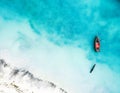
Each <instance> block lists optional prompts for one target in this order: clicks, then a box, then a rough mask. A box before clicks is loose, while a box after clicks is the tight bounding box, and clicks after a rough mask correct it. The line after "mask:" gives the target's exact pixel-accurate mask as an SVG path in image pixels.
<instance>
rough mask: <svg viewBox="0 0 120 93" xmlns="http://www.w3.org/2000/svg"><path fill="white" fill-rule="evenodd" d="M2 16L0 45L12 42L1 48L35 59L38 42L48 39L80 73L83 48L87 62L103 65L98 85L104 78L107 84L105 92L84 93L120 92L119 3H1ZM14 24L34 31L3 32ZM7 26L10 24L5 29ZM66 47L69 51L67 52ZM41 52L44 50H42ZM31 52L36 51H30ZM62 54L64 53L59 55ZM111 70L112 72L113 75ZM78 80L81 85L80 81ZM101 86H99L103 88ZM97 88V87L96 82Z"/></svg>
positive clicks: (36, 0) (99, 0)
mask: <svg viewBox="0 0 120 93" xmlns="http://www.w3.org/2000/svg"><path fill="white" fill-rule="evenodd" d="M0 16H1V20H4V21H1V23H0V25H1V26H0V34H1V35H2V36H1V38H0V39H1V40H0V42H4V41H5V40H7V39H9V40H10V42H9V43H7V42H6V43H5V42H4V43H1V44H0V47H1V49H2V48H6V47H7V48H8V49H9V50H11V51H13V50H14V48H16V47H17V50H19V51H22V53H35V54H36V56H39V55H37V52H38V50H39V48H38V46H39V45H38V43H41V41H40V40H41V38H45V40H48V42H51V43H52V44H53V45H55V46H57V47H60V48H63V49H64V48H65V51H67V53H68V55H69V57H71V59H73V60H72V61H70V67H71V66H72V68H73V69H74V68H76V67H78V69H77V71H78V72H80V71H79V68H80V67H81V66H79V63H77V61H78V62H79V61H80V59H82V58H81V57H80V59H79V57H78V55H79V54H80V52H79V49H81V50H83V51H86V52H85V53H86V59H87V60H89V61H90V62H91V63H90V64H91V65H92V64H93V63H96V64H98V67H99V66H100V68H99V69H98V70H99V71H98V72H96V73H97V74H95V75H97V76H98V77H95V78H98V79H96V82H97V80H99V79H100V78H102V80H99V82H100V81H101V82H103V83H102V84H103V85H104V84H106V86H103V90H104V89H106V90H107V91H106V92H99V91H100V90H99V91H97V90H96V91H97V92H88V91H87V92H82V93H120V89H119V87H118V86H119V85H120V1H119V0H97V1H95V0H0ZM24 20H25V22H24ZM13 21H15V22H17V24H18V25H19V23H20V25H21V24H23V25H24V24H26V21H27V26H28V25H29V28H31V29H32V30H30V31H26V30H27V29H24V28H23V31H21V29H22V28H21V27H20V29H19V28H18V29H17V30H15V31H8V30H7V31H6V32H5V30H6V29H5V30H4V29H3V28H5V27H7V26H9V25H10V24H11V23H12V22H13ZM3 23H4V24H3ZM8 23H9V24H8ZM6 24H8V25H7V26H6ZM15 24H16V23H15ZM17 27H19V26H16V25H14V24H13V29H14V28H17ZM22 27H24V26H22ZM9 33H10V34H9ZM31 33H32V34H31ZM96 35H97V36H98V37H99V38H100V42H101V50H100V52H99V53H96V52H94V49H93V41H94V37H95V36H96ZM32 37H34V38H35V39H33V38H32ZM16 40H17V42H19V44H20V45H19V46H17V45H15V44H16V43H13V42H16ZM42 40H43V39H42ZM33 42H35V43H33ZM43 42H44V40H43ZM42 44H43V46H45V47H46V46H49V44H44V43H42ZM11 46H16V47H12V49H13V50H12V49H11ZM67 47H68V50H67V49H66V48H67ZM69 47H72V49H73V51H75V52H71V51H72V50H71V49H70V50H69ZM42 49H44V48H43V47H42ZM74 49H77V50H78V51H77V50H74ZM30 50H33V51H34V52H29V51H30ZM54 50H55V49H54V47H52V48H51V47H47V50H46V51H47V52H51V51H54ZM56 51H57V50H55V54H53V55H52V57H53V56H54V57H55V56H56V53H57V52H56ZM61 51H62V53H63V54H64V50H62V49H61ZM69 51H70V52H69ZM14 52H15V51H14ZM47 52H45V56H49V55H47ZM52 53H53V52H52ZM59 53H61V52H58V54H59ZM65 53H66V52H65ZM70 53H73V54H70ZM35 54H34V55H35ZM26 55H27V54H26ZM66 56H67V54H65V57H66ZM54 57H53V58H54ZM72 57H73V58H72ZM30 58H31V56H30ZM35 58H36V57H35ZM31 59H32V58H31ZM38 59H39V58H38ZM43 59H44V58H43ZM48 59H49V57H48ZM77 59H78V60H77ZM58 60H59V59H58ZM66 60H67V59H66ZM39 61H41V60H39ZM56 61H57V59H56ZM75 61H76V62H75ZM58 62H59V61H58ZM47 63H48V61H46V63H42V64H43V65H46V64H47ZM32 64H33V63H32ZM34 64H36V65H38V64H39V63H37V62H36V63H34ZM55 64H57V63H56V62H55V63H54V62H53V63H52V67H54V65H55ZM64 64H67V65H68V64H69V62H67V63H64V61H63V65H64ZM39 65H40V64H39ZM55 66H56V65H55ZM61 66H62V65H60V67H61ZM89 66H90V65H89ZM104 66H105V67H107V68H106V69H107V70H106V69H104ZM48 67H49V66H48ZM63 67H64V66H63ZM84 67H85V65H84ZM102 67H103V68H102ZM96 68H97V67H96ZM56 69H57V67H56ZM101 69H103V70H101ZM52 70H54V69H52ZM104 70H105V71H104ZM108 70H110V72H109V71H108ZM73 71H74V70H73ZM101 71H102V72H101ZM103 72H105V73H103ZM100 73H102V74H100ZM113 73H114V74H113ZM101 75H103V76H101ZM104 75H105V77H104ZM113 75H114V76H113ZM73 76H74V74H73ZM78 76H79V75H78ZM85 77H86V76H85ZM110 77H111V79H110V80H111V81H112V82H111V83H108V82H109V79H108V80H107V78H110ZM75 78H76V77H75ZM73 80H74V79H73ZM77 80H78V82H79V79H77ZM86 80H87V79H86ZM68 82H70V81H68ZM73 82H74V81H73ZM80 82H81V80H80ZM86 83H87V82H86ZM88 84H89V83H88ZM102 84H100V85H101V86H102ZM95 85H96V86H97V84H96V83H95ZM74 87H77V88H75V89H76V92H77V93H80V92H78V91H81V90H79V87H78V86H77V84H76V85H74ZM106 87H107V88H106ZM85 88H87V87H85ZM83 89H84V88H83ZM71 90H72V88H71ZM84 90H85V89H84ZM94 90H95V89H94Z"/></svg>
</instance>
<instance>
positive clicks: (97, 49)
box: [94, 36, 100, 52]
mask: <svg viewBox="0 0 120 93" xmlns="http://www.w3.org/2000/svg"><path fill="white" fill-rule="evenodd" d="M94 49H95V51H96V52H99V51H100V40H99V38H98V36H96V37H95V40H94Z"/></svg>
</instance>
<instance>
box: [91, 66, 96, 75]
mask: <svg viewBox="0 0 120 93" xmlns="http://www.w3.org/2000/svg"><path fill="white" fill-rule="evenodd" d="M95 66H96V64H94V65H93V66H92V68H91V70H90V73H92V72H93V70H94V68H95Z"/></svg>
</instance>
